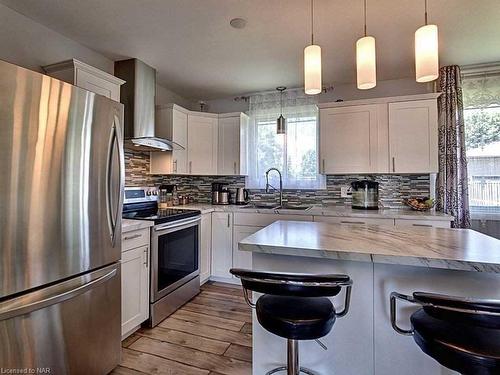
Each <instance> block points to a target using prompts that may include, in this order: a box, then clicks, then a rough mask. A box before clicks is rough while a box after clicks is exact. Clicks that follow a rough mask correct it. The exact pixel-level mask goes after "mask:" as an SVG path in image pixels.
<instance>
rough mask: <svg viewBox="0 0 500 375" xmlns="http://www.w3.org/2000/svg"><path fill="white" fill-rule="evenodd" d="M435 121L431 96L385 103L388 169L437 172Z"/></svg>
mask: <svg viewBox="0 0 500 375" xmlns="http://www.w3.org/2000/svg"><path fill="white" fill-rule="evenodd" d="M437 123H438V115H437V102H436V100H435V99H430V100H414V101H407V102H398V103H389V145H390V146H389V149H390V162H391V172H393V173H435V172H438V124H437Z"/></svg>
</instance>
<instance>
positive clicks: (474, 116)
mask: <svg viewBox="0 0 500 375" xmlns="http://www.w3.org/2000/svg"><path fill="white" fill-rule="evenodd" d="M463 96H464V122H465V144H466V153H467V172H468V185H469V206H470V209H471V211H472V213H473V214H474V213H476V214H480V213H500V75H499V74H489V75H485V74H482V75H480V76H477V75H472V76H470V77H467V76H465V77H464V79H463Z"/></svg>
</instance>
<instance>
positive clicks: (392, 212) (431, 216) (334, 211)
mask: <svg viewBox="0 0 500 375" xmlns="http://www.w3.org/2000/svg"><path fill="white" fill-rule="evenodd" d="M243 207H245V206H238V205H225V206H223V205H213V204H210V203H190V204H187V205H181V206H175V208H184V209H192V210H200V211H201V213H202V214H205V213H210V212H214V211H219V212H220V211H222V212H240V213H244V212H246V213H261V214H283V215H309V216H336V217H358V218H374V219H377V218H383V219H401V220H405V219H406V220H443V221H453V216H451V215H447V214H444V213H442V212H436V211H425V212H420V211H414V210H411V209H393V208H392V209H391V208H387V209H380V210H356V209H354V210H353V209H352V208H350V207H321V206H313V207H311V208H309V209H307V210H290V209H270V208H243Z"/></svg>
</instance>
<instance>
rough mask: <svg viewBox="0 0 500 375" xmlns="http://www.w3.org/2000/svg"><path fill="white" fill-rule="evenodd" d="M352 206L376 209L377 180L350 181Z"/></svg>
mask: <svg viewBox="0 0 500 375" xmlns="http://www.w3.org/2000/svg"><path fill="white" fill-rule="evenodd" d="M351 187H352V208H355V209H363V210H378V182H376V181H369V180H361V181H354V182H352V183H351Z"/></svg>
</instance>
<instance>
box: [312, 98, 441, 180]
mask: <svg viewBox="0 0 500 375" xmlns="http://www.w3.org/2000/svg"><path fill="white" fill-rule="evenodd" d="M438 96H439V94H434V93H433V94H422V95H412V96H400V97H390V98H377V99H367V100H356V101H351V102H340V103H326V104H320V105H319V107H320V126H319V129H320V131H319V133H320V157H319V162H320V166H319V167H320V173H322V174H350V173H434V172H437V170H438V157H437V155H438V145H437V142H438V134H437V98H438Z"/></svg>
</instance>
